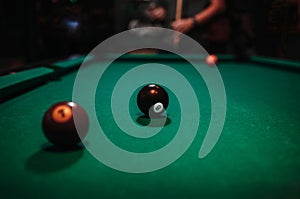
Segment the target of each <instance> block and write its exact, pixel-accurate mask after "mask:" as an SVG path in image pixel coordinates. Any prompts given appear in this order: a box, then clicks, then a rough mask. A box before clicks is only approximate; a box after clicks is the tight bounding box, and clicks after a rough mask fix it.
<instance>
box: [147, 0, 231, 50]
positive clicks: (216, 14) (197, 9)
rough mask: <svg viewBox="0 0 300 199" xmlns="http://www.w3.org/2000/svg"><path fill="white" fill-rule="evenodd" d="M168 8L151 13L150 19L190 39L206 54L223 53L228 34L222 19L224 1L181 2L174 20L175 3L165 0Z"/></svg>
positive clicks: (227, 28)
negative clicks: (180, 9) (179, 14)
mask: <svg viewBox="0 0 300 199" xmlns="http://www.w3.org/2000/svg"><path fill="white" fill-rule="evenodd" d="M167 5H168V10H166V9H164V7H162V6H160V7H157V8H155V9H153V10H151V12H149V18H150V19H151V20H166V21H168V22H169V28H172V29H173V30H176V31H179V32H182V33H185V34H187V35H188V36H190V37H192V38H193V39H194V40H196V41H197V42H199V43H200V44H201V45H202V46H203V47H204V48H205V49H206V50H207V51H209V53H218V52H220V51H222V52H224V51H225V49H226V42H227V41H228V38H229V34H230V30H229V22H228V20H227V19H226V18H225V17H224V13H225V10H226V4H225V0H184V1H183V5H182V16H181V18H180V19H177V20H175V15H176V1H174V0H168V2H167ZM220 44H221V45H220ZM220 46H221V47H220Z"/></svg>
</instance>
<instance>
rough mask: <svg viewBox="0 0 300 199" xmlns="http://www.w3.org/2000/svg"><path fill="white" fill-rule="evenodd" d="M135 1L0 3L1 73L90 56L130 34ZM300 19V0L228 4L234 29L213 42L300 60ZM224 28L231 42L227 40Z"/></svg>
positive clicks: (220, 26)
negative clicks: (101, 45)
mask: <svg viewBox="0 0 300 199" xmlns="http://www.w3.org/2000/svg"><path fill="white" fill-rule="evenodd" d="M133 1H134V0H114V1H99V0H27V1H18V2H15V1H8V0H7V1H3V0H2V1H0V15H1V16H0V20H1V21H0V38H1V48H0V49H1V50H0V68H1V69H2V68H8V67H9V68H12V69H13V68H18V67H22V66H23V65H28V64H32V63H35V62H41V61H43V60H48V59H53V58H57V57H63V56H66V55H71V54H76V53H88V52H89V51H91V50H92V49H93V48H94V47H95V46H96V45H97V44H99V43H100V42H101V41H103V40H105V39H106V38H108V37H110V36H112V35H114V34H115V33H118V32H120V31H123V30H126V28H127V23H128V20H129V19H130V13H131V12H132V11H133V10H132V9H133V7H132V3H133ZM174 2H175V1H174ZM299 13H300V0H273V1H272V0H261V1H258V0H243V1H242V0H227V12H226V18H227V20H228V21H229V23H226V24H225V23H216V24H214V25H213V26H212V27H213V28H212V34H211V37H210V38H209V39H210V40H213V41H214V43H215V44H218V43H219V44H220V45H222V46H224V45H225V46H226V48H222V49H223V50H222V52H221V53H235V52H236V51H239V50H240V49H243V48H249V49H250V50H251V51H253V52H252V53H253V54H257V55H261V56H268V57H276V58H282V59H294V60H300V51H299V46H300V37H299V36H300V21H299V20H300V19H299V16H300V15H299ZM66 24H69V25H66ZM68 26H71V28H70V27H69V28H68ZM225 26H226V29H228V30H230V31H229V32H230V36H229V37H226V38H224V37H223V38H222V31H223V30H224V27H225ZM213 31H215V32H213ZM218 32H221V35H220V33H218ZM245 32H246V33H245ZM220 38H221V39H220ZM234 48H235V49H237V50H232V49H234ZM224 49H226V50H224Z"/></svg>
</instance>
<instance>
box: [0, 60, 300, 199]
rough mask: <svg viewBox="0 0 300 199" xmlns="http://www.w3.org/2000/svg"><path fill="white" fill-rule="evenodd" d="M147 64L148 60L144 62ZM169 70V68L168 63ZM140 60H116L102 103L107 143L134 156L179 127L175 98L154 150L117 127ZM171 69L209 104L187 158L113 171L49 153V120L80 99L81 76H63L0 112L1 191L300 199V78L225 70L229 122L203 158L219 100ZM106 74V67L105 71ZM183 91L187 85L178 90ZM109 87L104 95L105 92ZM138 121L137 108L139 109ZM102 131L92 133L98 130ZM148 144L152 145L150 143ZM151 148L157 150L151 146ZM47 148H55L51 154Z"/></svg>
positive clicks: (257, 69) (247, 68) (245, 68)
mask: <svg viewBox="0 0 300 199" xmlns="http://www.w3.org/2000/svg"><path fill="white" fill-rule="evenodd" d="M139 63H140V62H139ZM164 64H166V62H164ZM135 65H137V63H136V62H134V61H132V62H126V63H125V64H124V63H120V62H116V63H115V64H114V66H113V68H110V69H108V71H107V72H106V76H105V77H104V78H103V79H102V80H101V84H99V89H100V88H102V91H101V92H100V91H99V92H97V95H96V99H102V100H103V102H102V103H99V104H97V105H96V109H97V112H98V117H99V120H101V124H102V125H103V126H104V129H106V130H109V131H110V132H114V133H116V134H110V135H108V137H109V138H110V139H111V140H112V141H114V142H117V143H116V144H118V145H119V146H122V147H124V148H126V149H128V150H135V148H134V147H135V146H136V148H137V149H136V150H137V151H143V150H145V151H147V150H152V149H153V148H157V147H161V146H162V145H163V144H165V143H167V142H168V140H170V139H172V136H173V135H172V134H169V135H167V134H168V133H169V132H176V129H177V128H178V116H176V114H177V111H178V109H179V108H178V105H177V104H178V103H177V101H176V99H175V96H174V95H171V102H172V104H174V106H170V107H169V108H168V113H169V114H170V116H169V117H170V119H171V123H170V124H168V125H167V126H165V128H164V131H165V134H166V135H164V134H163V135H158V136H156V137H154V138H153V139H152V140H149V142H146V141H143V142H142V144H141V143H136V144H135V142H136V141H137V140H134V139H132V138H129V137H126V136H125V135H122V136H120V137H118V135H119V132H120V130H119V129H118V128H116V126H115V125H114V124H113V123H112V116H111V112H110V111H109V110H110V107H109V106H108V104H109V101H110V93H111V90H112V88H113V85H114V83H115V82H116V81H117V79H118V77H119V75H120V74H122V72H126V71H127V70H129V69H130V68H131V67H133V66H135ZM167 65H169V66H171V67H173V68H174V69H176V70H178V71H180V72H181V73H182V74H184V75H185V76H186V77H187V79H188V80H189V81H190V83H191V85H192V86H193V88H194V89H195V90H198V91H199V90H200V91H201V92H198V93H197V97H198V98H199V101H200V103H199V104H200V106H201V121H200V123H199V124H200V128H199V132H198V134H197V136H196V138H195V140H194V142H193V144H192V145H191V146H190V148H189V149H188V150H187V151H186V152H185V153H184V155H183V156H182V157H181V158H179V159H178V160H177V161H175V162H174V163H173V164H171V165H170V166H168V167H166V168H164V169H162V170H159V171H155V172H151V173H145V174H129V173H123V172H119V171H116V170H113V169H111V168H109V167H107V166H105V165H103V164H102V163H100V162H98V161H97V160H96V159H94V158H93V156H92V155H91V154H89V152H88V151H87V150H85V149H82V150H76V151H69V152H57V151H53V150H51V149H53V148H51V147H50V148H49V147H48V148H47V147H46V146H47V141H46V139H45V138H44V136H43V134H42V130H41V119H42V117H43V113H44V112H45V111H46V109H47V108H49V106H50V105H52V104H54V103H55V102H57V101H65V100H71V98H72V89H73V82H74V79H75V76H76V73H71V74H68V75H66V76H63V77H62V78H61V79H59V80H56V81H52V82H49V83H48V84H46V85H43V86H41V87H39V88H37V89H34V90H32V91H30V92H27V93H25V94H23V95H22V96H19V97H17V98H14V99H12V100H9V101H7V102H5V103H3V104H1V105H0V132H1V139H0V157H1V170H0V176H1V179H0V187H1V195H2V196H4V198H33V197H34V198H56V199H57V198H87V197H88V198H299V197H300V191H299V190H300V172H299V168H300V145H299V144H300V134H299V132H300V124H299V121H300V114H299V112H300V106H299V105H300V104H299V103H300V84H299V83H300V74H299V73H292V72H291V71H283V70H277V69H273V68H270V67H262V66H261V65H259V64H257V63H255V64H254V63H250V62H249V63H236V62H234V61H226V62H220V63H219V64H218V66H219V70H220V72H221V74H222V77H223V80H224V84H225V88H226V92H227V100H228V102H227V103H228V106H227V117H226V122H225V126H224V129H223V132H222V135H221V137H220V139H219V141H218V143H217V145H216V146H215V148H214V149H213V151H212V152H211V153H210V154H209V155H208V156H207V157H205V158H204V159H199V158H198V151H199V148H200V146H201V144H202V141H203V137H204V134H205V130H207V127H208V122H209V117H210V108H209V104H210V101H209V100H210V99H209V95H208V93H207V89H206V86H205V84H204V83H203V81H202V80H201V78H199V76H198V75H196V74H195V73H194V71H193V70H192V69H191V68H190V67H188V66H187V65H186V64H182V62H176V61H170V62H168V63H167ZM99 67H100V66H99ZM179 86H180V85H179ZM104 88H105V89H104ZM130 108H131V115H132V117H136V116H138V114H139V113H138V110H137V109H136V108H134V103H131V105H130ZM90 131H93V127H92V128H90ZM145 143H148V145H147V144H145ZM149 145H150V146H149ZM45 148H47V150H46V149H45Z"/></svg>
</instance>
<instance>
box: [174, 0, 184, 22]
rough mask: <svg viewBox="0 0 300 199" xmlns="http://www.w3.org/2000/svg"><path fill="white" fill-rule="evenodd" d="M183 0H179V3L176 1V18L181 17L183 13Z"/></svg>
mask: <svg viewBox="0 0 300 199" xmlns="http://www.w3.org/2000/svg"><path fill="white" fill-rule="evenodd" d="M182 1H183V0H177V3H176V16H175V19H176V20H179V19H181V15H182Z"/></svg>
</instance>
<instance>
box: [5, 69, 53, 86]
mask: <svg viewBox="0 0 300 199" xmlns="http://www.w3.org/2000/svg"><path fill="white" fill-rule="evenodd" d="M52 72H53V70H52V69H49V68H46V67H38V68H34V69H30V70H27V71H22V72H19V73H14V74H10V75H6V76H2V77H0V90H2V89H5V88H7V87H10V86H13V85H16V84H20V83H22V82H25V81H30V80H32V79H36V78H39V77H43V76H45V75H49V74H50V73H52Z"/></svg>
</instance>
